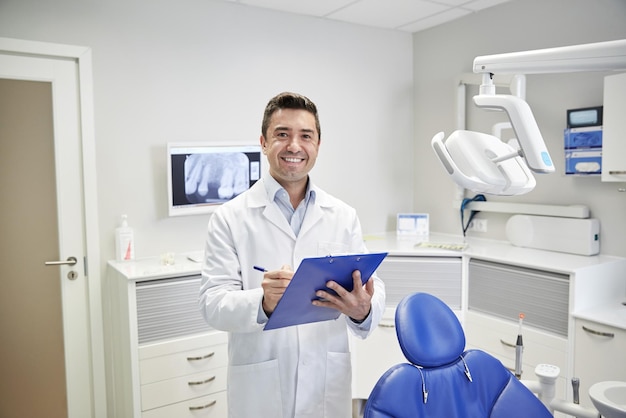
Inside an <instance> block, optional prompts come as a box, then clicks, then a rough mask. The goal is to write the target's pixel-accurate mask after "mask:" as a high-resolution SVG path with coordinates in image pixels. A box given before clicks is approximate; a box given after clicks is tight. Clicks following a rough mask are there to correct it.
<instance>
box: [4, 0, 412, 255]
mask: <svg viewBox="0 0 626 418" xmlns="http://www.w3.org/2000/svg"><path fill="white" fill-rule="evenodd" d="M0 36H3V37H11V38H20V39H28V40H36V41H45V42H53V43H64V44H73V45H83V46H88V47H91V48H92V52H93V61H94V62H93V64H94V94H95V123H96V142H97V144H96V153H97V174H98V199H99V216H100V236H101V241H102V242H101V248H102V252H103V254H102V259H103V260H107V259H111V258H113V257H114V250H113V248H114V245H113V230H114V228H115V226H116V223H117V221H118V219H119V216H120V214H122V213H126V214H128V216H129V221H130V224H131V226H133V227H134V228H135V235H136V253H137V256H138V257H143V256H150V255H158V254H161V253H164V252H167V251H173V252H184V251H193V250H201V249H202V245H203V240H204V234H205V229H206V221H207V217H206V216H192V217H179V218H168V216H167V202H166V200H167V199H166V194H167V191H166V176H165V175H166V173H165V170H166V160H165V147H166V144H167V142H169V141H249V142H251V143H256V142H257V141H258V139H259V135H260V125H261V118H262V112H263V109H264V107H265V104H266V103H267V101H268V100H269V98H270V97H272V96H273V95H275V94H276V93H279V92H281V91H285V90H293V91H298V92H300V93H303V94H305V95H307V96H309V97H310V98H311V99H312V100H313V101H315V102H316V103H317V105H318V109H319V111H320V118H321V127H322V147H321V150H320V156H319V158H318V163H317V166H316V168H315V169H314V171H313V179H314V181H316V182H317V183H318V184H319V185H320V186H322V187H323V188H325V189H326V190H327V191H329V192H330V193H332V194H335V195H336V196H338V197H340V198H342V199H343V200H345V201H347V202H348V203H349V204H351V205H353V206H355V207H356V208H357V210H358V212H359V214H360V217H361V221H362V224H363V229H364V231H384V230H386V229H390V228H395V215H396V213H398V212H402V211H411V210H412V205H413V190H414V187H413V185H414V182H413V167H412V163H413V158H412V155H413V153H414V149H413V132H412V129H413V121H412V118H413V109H412V100H413V97H412V91H413V90H412V89H413V72H412V36H411V35H410V34H408V33H401V32H396V31H387V30H378V29H372V28H366V27H362V26H357V25H350V24H345V23H340V22H329V21H323V20H321V19H316V18H308V17H303V16H295V15H289V14H282V13H278V12H272V11H266V10H260V9H253V8H248V7H246V6H241V5H237V4H229V3H222V2H215V1H212V0H180V1H171V0H168V1H165V0H132V1H127V0H107V1H88V2H85V1H82V0H55V1H51V2H41V1H36V0H2V1H1V2H0Z"/></svg>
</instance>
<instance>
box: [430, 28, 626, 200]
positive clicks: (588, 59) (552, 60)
mask: <svg viewBox="0 0 626 418" xmlns="http://www.w3.org/2000/svg"><path fill="white" fill-rule="evenodd" d="M624 69H626V39H622V40H616V41H608V42H598V43H592V44H584V45H574V46H566V47H559V48H546V49H538V50H534V51H524V52H513V53H507V54H497V55H486V56H480V57H476V58H475V59H474V72H475V73H482V74H483V79H482V80H483V81H482V84H481V86H480V90H479V94H478V95H477V96H474V103H475V104H476V106H478V107H480V108H486V109H497V110H504V111H505V112H506V113H507V115H508V117H509V120H510V122H511V127H512V128H513V131H514V132H515V135H516V137H517V141H518V143H519V148H520V149H519V150H518V149H516V148H513V147H512V146H510V145H508V144H505V143H504V142H502V141H501V140H500V139H499V138H497V137H495V136H493V135H488V134H484V133H480V132H471V131H464V130H458V131H454V132H453V133H452V134H450V136H449V137H448V138H447V139H444V138H445V135H444V133H443V132H439V133H438V134H437V135H435V137H434V138H433V139H432V142H431V145H432V147H433V149H434V151H435V154H436V155H437V157H438V158H439V160H440V161H441V163H442V164H443V166H444V168H445V169H446V171H447V172H448V174H450V176H451V177H452V179H453V180H454V181H455V182H456V183H457V184H458V185H460V186H461V187H463V188H465V189H469V190H472V191H474V192H477V193H488V194H495V195H518V194H524V193H527V192H529V191H531V190H532V189H533V188H534V187H535V184H536V182H535V179H534V176H533V174H532V172H535V173H552V172H554V164H553V163H552V159H551V158H550V153H549V152H548V149H547V148H546V145H545V142H544V140H543V137H542V136H541V132H540V130H539V127H538V126H537V122H536V121H535V118H534V116H533V113H532V111H531V109H530V107H529V106H528V103H526V101H525V100H524V99H523V98H521V97H518V96H515V95H506V94H496V91H495V90H496V89H495V85H494V83H493V80H492V78H493V76H494V75H495V74H544V73H563V72H580V71H607V70H624Z"/></svg>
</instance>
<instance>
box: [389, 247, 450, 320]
mask: <svg viewBox="0 0 626 418" xmlns="http://www.w3.org/2000/svg"><path fill="white" fill-rule="evenodd" d="M377 273H378V275H379V276H380V278H381V279H382V280H383V281H384V282H385V293H386V294H387V301H386V303H387V306H389V307H395V306H396V305H397V304H398V303H399V302H400V300H402V298H403V297H405V296H406V295H409V294H411V293H415V292H426V293H430V294H432V295H434V296H437V297H438V298H439V299H441V300H443V301H444V302H445V303H446V304H447V305H448V306H450V307H451V308H452V309H455V310H458V309H461V274H462V273H461V258H460V257H393V256H390V257H387V258H386V259H385V260H384V261H383V262H382V264H381V265H380V267H379V268H378V270H377Z"/></svg>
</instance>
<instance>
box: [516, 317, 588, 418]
mask: <svg viewBox="0 0 626 418" xmlns="http://www.w3.org/2000/svg"><path fill="white" fill-rule="evenodd" d="M523 320H524V314H523V313H520V314H519V330H518V332H517V341H516V343H515V370H514V371H513V373H514V374H515V377H516V378H517V379H518V380H519V381H520V382H521V383H522V384H523V385H524V386H526V387H527V388H528V389H529V390H530V391H531V392H533V393H535V394H537V397H538V398H539V399H540V400H541V402H542V403H543V404H544V406H545V407H546V408H547V409H548V410H549V411H550V413H551V414H553V415H554V412H555V411H558V412H563V413H565V414H568V415H571V416H574V417H576V418H600V414H599V413H598V411H596V410H595V409H593V408H586V407H584V406H582V405H580V404H579V403H580V402H579V400H580V394H579V388H580V380H579V379H578V378H577V377H573V378H572V390H573V401H572V402H568V401H566V400H563V399H557V398H556V381H557V379H558V377H559V374H560V373H561V369H560V368H559V367H558V366H554V365H551V364H538V365H537V367H535V375H536V376H537V378H538V380H527V379H522V352H523V349H524V344H523V342H522V340H523V337H522V322H523Z"/></svg>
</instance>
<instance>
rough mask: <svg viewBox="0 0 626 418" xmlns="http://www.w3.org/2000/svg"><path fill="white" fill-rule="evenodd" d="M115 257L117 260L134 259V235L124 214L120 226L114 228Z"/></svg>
mask: <svg viewBox="0 0 626 418" xmlns="http://www.w3.org/2000/svg"><path fill="white" fill-rule="evenodd" d="M115 259H116V260H117V261H125V260H134V259H135V237H134V234H133V228H131V227H130V226H128V216H126V215H122V219H121V222H120V226H119V227H117V228H115Z"/></svg>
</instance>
